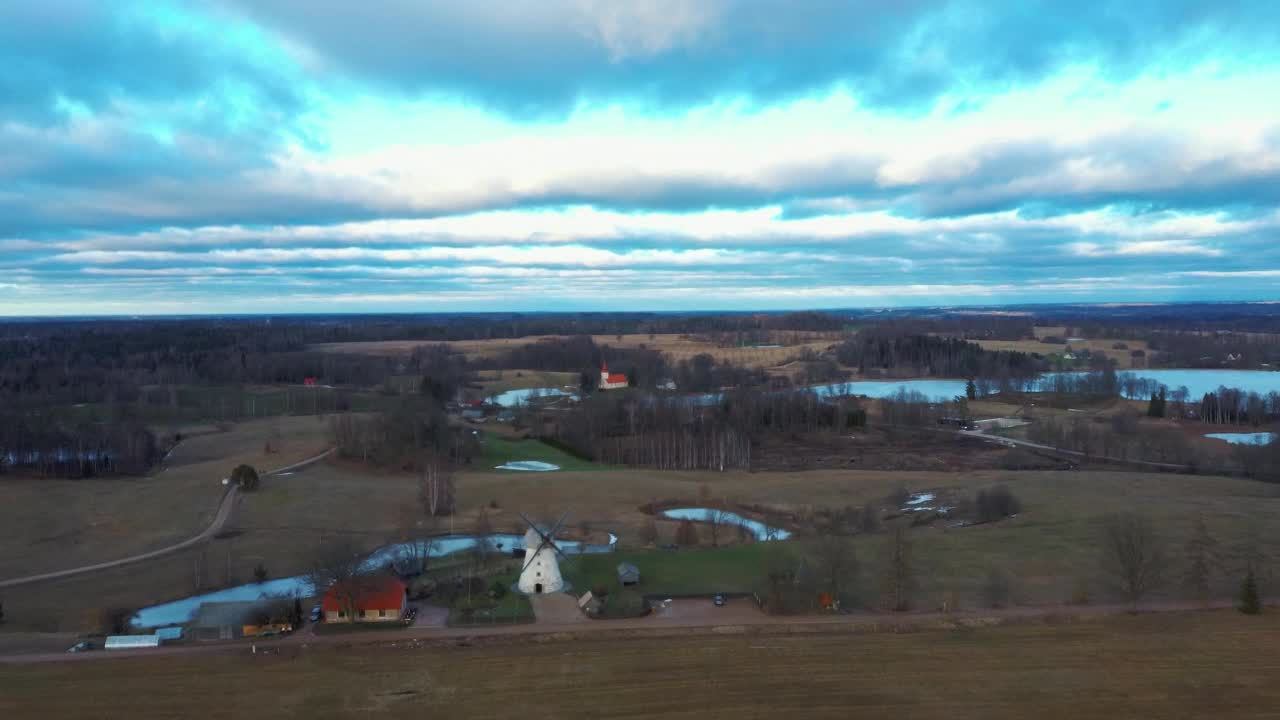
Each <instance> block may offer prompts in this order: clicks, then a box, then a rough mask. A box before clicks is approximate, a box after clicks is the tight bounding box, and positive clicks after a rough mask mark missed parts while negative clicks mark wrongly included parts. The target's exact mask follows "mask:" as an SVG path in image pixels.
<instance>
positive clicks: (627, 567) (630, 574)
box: [618, 562, 640, 585]
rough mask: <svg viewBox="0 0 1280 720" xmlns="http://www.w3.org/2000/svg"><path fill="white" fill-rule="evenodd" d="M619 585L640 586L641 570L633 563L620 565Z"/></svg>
mask: <svg viewBox="0 0 1280 720" xmlns="http://www.w3.org/2000/svg"><path fill="white" fill-rule="evenodd" d="M618 583H619V584H621V585H639V584H640V568H638V567H636V566H635V565H632V564H631V563H628V562H624V563H618Z"/></svg>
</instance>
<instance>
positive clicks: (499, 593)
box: [489, 580, 507, 600]
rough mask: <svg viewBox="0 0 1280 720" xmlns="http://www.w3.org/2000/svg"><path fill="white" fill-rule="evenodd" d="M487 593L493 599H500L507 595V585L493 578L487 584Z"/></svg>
mask: <svg viewBox="0 0 1280 720" xmlns="http://www.w3.org/2000/svg"><path fill="white" fill-rule="evenodd" d="M489 595H490V597H492V598H493V599H494V600H501V599H502V598H504V597H506V596H507V586H506V585H505V584H503V582H502V581H501V580H494V581H493V584H492V585H490V586H489Z"/></svg>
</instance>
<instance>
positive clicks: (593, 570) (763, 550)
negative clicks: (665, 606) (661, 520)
mask: <svg viewBox="0 0 1280 720" xmlns="http://www.w3.org/2000/svg"><path fill="white" fill-rule="evenodd" d="M794 552H795V548H794V547H793V546H792V543H751V544H747V545H734V546H731V547H724V548H715V549H705V550H674V551H668V550H648V551H640V552H617V553H609V554H603V555H581V556H579V557H576V558H573V559H572V560H570V561H569V562H567V563H565V565H564V568H563V572H564V574H565V577H566V578H567V579H568V580H569V582H571V583H573V587H574V588H575V590H582V591H584V592H585V591H586V590H589V589H591V588H592V587H595V586H596V585H597V584H604V585H606V586H607V587H608V588H609V589H610V592H613V593H616V592H618V591H619V590H620V588H619V586H618V575H617V568H618V564H619V563H623V562H629V563H632V564H634V565H635V566H636V567H638V568H640V586H639V590H640V591H641V592H643V593H645V594H646V595H648V594H670V595H689V594H702V593H717V592H750V591H751V589H752V587H753V586H754V585H755V584H756V582H757V581H759V580H760V578H761V577H763V576H764V574H765V572H766V568H768V566H769V563H770V561H771V560H772V559H773V558H774V557H776V556H777V555H782V556H784V557H786V556H790V555H792V554H793V553H794Z"/></svg>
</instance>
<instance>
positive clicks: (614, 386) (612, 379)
mask: <svg viewBox="0 0 1280 720" xmlns="http://www.w3.org/2000/svg"><path fill="white" fill-rule="evenodd" d="M629 384H630V383H629V382H627V376H626V375H623V374H622V373H613V374H612V375H611V374H609V363H607V362H602V363H601V364H600V384H599V385H597V386H596V389H597V390H618V389H620V388H624V387H627V386H628V385H629Z"/></svg>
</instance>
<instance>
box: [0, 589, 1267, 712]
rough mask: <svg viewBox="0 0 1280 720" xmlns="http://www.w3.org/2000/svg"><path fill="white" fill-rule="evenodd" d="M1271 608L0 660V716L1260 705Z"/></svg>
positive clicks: (1220, 708)
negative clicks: (22, 662) (1250, 613)
mask: <svg viewBox="0 0 1280 720" xmlns="http://www.w3.org/2000/svg"><path fill="white" fill-rule="evenodd" d="M1278 617H1280V616H1276V615H1264V616H1262V617H1253V618H1251V617H1246V616H1242V615H1239V614H1237V613H1233V612H1211V613H1187V614H1163V615H1149V616H1137V617H1128V616H1121V617H1112V618H1107V619H1099V620H1089V621H1076V622H1063V623H1042V624H1025V625H1007V626H992V627H959V628H956V629H948V628H945V627H943V628H938V629H928V630H921V631H916V632H906V633H896V632H856V633H849V632H841V631H839V630H835V631H824V632H823V633H820V634H810V633H805V634H800V635H790V634H756V633H745V634H728V635H726V634H706V633H699V634H688V633H682V634H680V635H672V636H670V637H640V638H627V637H625V636H613V635H606V636H602V637H600V638H593V639H589V640H581V639H566V640H554V639H552V640H544V641H542V642H527V641H526V642H500V643H483V642H482V643H476V644H475V645H474V646H472V647H440V646H432V645H427V646H421V647H413V646H412V645H409V646H406V645H404V644H401V646H400V647H392V646H386V645H383V646H351V647H332V646H328V647H319V646H317V647H313V648H309V649H307V650H305V651H302V652H300V653H297V654H294V653H292V652H282V654H280V655H257V656H251V655H248V654H247V653H246V654H243V655H211V656H187V657H164V658H159V657H157V658H137V659H127V660H125V659H117V660H111V661H100V662H87V663H63V664H52V665H32V666H14V667H8V668H5V669H4V671H3V672H0V716H4V717H13V718H28V717H57V718H65V719H69V720H70V719H75V718H101V717H129V718H135V719H137V720H149V719H151V718H172V717H195V716H198V717H202V718H210V719H211V720H218V719H220V718H235V719H236V720H247V719H252V718H282V717H283V718H293V717H299V718H303V717H305V718H337V717H344V718H349V717H356V718H375V717H376V718H420V717H423V716H425V715H432V716H445V717H454V718H464V717H466V718H471V717H475V718H517V717H518V718H570V717H610V718H612V717H631V718H648V717H655V718H656V717H661V718H708V717H715V718H720V717H723V718H734V719H735V720H736V719H741V718H774V717H779V716H783V717H794V718H826V717H831V718H849V717H894V718H916V717H945V718H982V719H984V720H990V719H996V720H999V719H1002V718H1010V719H1015V718H1016V719H1018V720H1022V719H1024V718H1028V717H1034V718H1040V719H1043V720H1050V719H1054V718H1069V719H1070V720H1078V719H1079V718H1179V719H1181V718H1200V717H1204V718H1210V717H1212V718H1263V717H1275V714H1276V709H1277V708H1280V655H1277V654H1276V653H1275V652H1274V648H1275V647H1276V646H1277V643H1280V619H1278ZM70 689H74V690H73V691H69V690H70Z"/></svg>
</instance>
